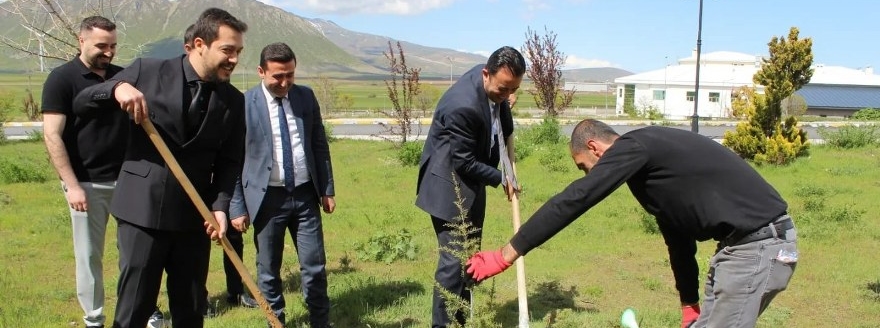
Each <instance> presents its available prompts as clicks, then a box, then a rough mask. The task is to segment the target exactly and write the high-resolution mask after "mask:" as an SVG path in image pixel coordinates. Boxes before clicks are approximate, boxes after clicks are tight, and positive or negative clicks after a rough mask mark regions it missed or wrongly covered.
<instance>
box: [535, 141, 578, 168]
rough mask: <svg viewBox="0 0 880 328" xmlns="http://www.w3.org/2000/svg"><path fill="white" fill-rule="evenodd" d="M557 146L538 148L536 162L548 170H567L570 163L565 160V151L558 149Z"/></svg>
mask: <svg viewBox="0 0 880 328" xmlns="http://www.w3.org/2000/svg"><path fill="white" fill-rule="evenodd" d="M558 148H559V147H547V148H542V149H541V150H540V154H541V155H540V157H539V158H538V162H539V163H541V166H543V167H544V168H545V169H547V171H550V172H568V170H569V169H570V168H571V163H569V162H568V161H567V160H566V155H565V154H566V153H564V152H561V151H559V149H558Z"/></svg>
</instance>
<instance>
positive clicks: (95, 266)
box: [61, 181, 116, 327]
mask: <svg viewBox="0 0 880 328" xmlns="http://www.w3.org/2000/svg"><path fill="white" fill-rule="evenodd" d="M80 186H81V187H82V188H83V190H84V191H85V193H86V202H87V204H88V211H86V212H79V211H76V210H74V209H72V208H71V209H70V221H71V225H72V228H73V255H74V258H75V259H76V296H77V299H78V300H79V305H80V307H82V310H83V312H84V313H85V315H83V321H84V322H85V324H86V326H87V327H89V326H100V325H103V324H104V265H103V259H104V237H105V232H106V231H107V220H108V218H109V216H110V213H109V212H110V199H111V198H112V197H113V189H114V188H115V187H116V182H115V181H111V182H100V183H99V182H80ZM61 189H62V190H64V192H65V193H66V192H67V186H65V185H64V183H63V182H62V183H61ZM65 199H66V197H65Z"/></svg>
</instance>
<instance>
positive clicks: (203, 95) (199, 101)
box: [186, 80, 211, 136]
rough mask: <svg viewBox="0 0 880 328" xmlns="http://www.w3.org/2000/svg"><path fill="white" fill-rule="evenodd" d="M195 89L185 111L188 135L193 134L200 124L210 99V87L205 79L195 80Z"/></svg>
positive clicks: (196, 131)
mask: <svg viewBox="0 0 880 328" xmlns="http://www.w3.org/2000/svg"><path fill="white" fill-rule="evenodd" d="M193 83H195V88H196V91H195V92H194V93H193V96H192V102H190V104H189V110H187V111H186V123H187V124H188V127H189V132H190V136H192V135H195V134H196V133H198V131H199V126H201V125H202V118H203V117H204V115H205V112H206V111H207V110H208V101H209V100H210V99H211V87H210V86H209V85H208V84H207V83H206V82H205V81H201V80H199V81H195V82H193Z"/></svg>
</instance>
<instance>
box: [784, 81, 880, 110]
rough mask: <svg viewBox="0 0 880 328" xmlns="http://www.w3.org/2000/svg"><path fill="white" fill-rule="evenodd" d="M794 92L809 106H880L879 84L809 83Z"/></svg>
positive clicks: (853, 107)
mask: <svg viewBox="0 0 880 328" xmlns="http://www.w3.org/2000/svg"><path fill="white" fill-rule="evenodd" d="M795 94H798V95H800V96H801V97H803V98H804V101H805V102H806V103H807V107H810V108H814V107H823V108H841V109H843V108H847V109H853V110H859V109H863V108H880V86H864V85H831V84H813V83H810V84H807V85H805V86H803V87H802V88H801V89H800V90H798V91H795Z"/></svg>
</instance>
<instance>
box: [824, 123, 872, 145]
mask: <svg viewBox="0 0 880 328" xmlns="http://www.w3.org/2000/svg"><path fill="white" fill-rule="evenodd" d="M819 135H821V136H822V138H824V139H825V143H826V144H827V145H829V146H831V147H834V148H842V149H852V148H861V147H866V146H871V145H876V144H878V140H880V135H878V133H877V127H875V126H853V125H846V126H842V127H840V128H838V129H837V131H832V130H828V129H819Z"/></svg>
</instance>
